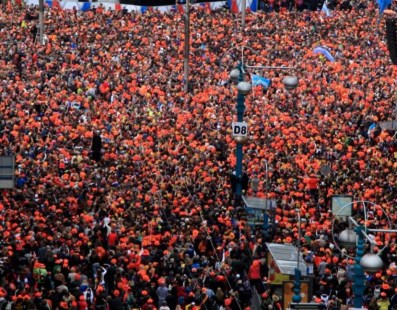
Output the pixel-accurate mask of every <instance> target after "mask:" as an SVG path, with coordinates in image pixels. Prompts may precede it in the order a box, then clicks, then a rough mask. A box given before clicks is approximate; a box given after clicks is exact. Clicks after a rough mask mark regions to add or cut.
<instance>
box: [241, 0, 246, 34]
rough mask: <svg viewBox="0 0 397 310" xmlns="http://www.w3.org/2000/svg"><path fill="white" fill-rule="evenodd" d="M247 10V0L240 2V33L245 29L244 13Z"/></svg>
mask: <svg viewBox="0 0 397 310" xmlns="http://www.w3.org/2000/svg"><path fill="white" fill-rule="evenodd" d="M246 10H247V0H242V1H241V32H243V33H244V28H245V13H246Z"/></svg>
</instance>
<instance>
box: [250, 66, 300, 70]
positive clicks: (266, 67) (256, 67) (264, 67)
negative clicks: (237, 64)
mask: <svg viewBox="0 0 397 310" xmlns="http://www.w3.org/2000/svg"><path fill="white" fill-rule="evenodd" d="M246 67H247V68H249V69H279V70H283V69H285V70H288V69H289V70H291V69H295V67H284V66H281V67H272V66H246Z"/></svg>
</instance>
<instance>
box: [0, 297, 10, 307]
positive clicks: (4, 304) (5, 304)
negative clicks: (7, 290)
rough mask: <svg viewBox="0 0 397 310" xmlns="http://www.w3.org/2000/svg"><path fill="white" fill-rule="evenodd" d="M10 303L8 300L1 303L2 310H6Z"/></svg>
mask: <svg viewBox="0 0 397 310" xmlns="http://www.w3.org/2000/svg"><path fill="white" fill-rule="evenodd" d="M8 304H9V302H8V301H7V300H6V299H3V300H2V301H0V310H5V309H6V308H7V306H8Z"/></svg>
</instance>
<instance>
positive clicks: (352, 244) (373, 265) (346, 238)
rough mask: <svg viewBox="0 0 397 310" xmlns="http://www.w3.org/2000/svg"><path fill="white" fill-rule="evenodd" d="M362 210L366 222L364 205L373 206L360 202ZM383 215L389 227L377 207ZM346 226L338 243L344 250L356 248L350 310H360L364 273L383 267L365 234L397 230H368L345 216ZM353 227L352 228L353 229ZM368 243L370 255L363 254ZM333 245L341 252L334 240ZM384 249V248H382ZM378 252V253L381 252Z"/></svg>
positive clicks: (373, 243) (372, 244)
mask: <svg viewBox="0 0 397 310" xmlns="http://www.w3.org/2000/svg"><path fill="white" fill-rule="evenodd" d="M354 203H357V202H352V203H349V204H347V205H346V206H344V207H343V208H341V209H340V210H339V211H338V213H342V212H343V209H345V208H346V207H348V206H350V205H352V204H354ZM360 203H362V206H363V209H364V217H365V221H364V223H365V222H366V220H367V218H366V217H367V215H366V214H367V209H366V204H373V203H370V202H365V201H361V202H360ZM379 208H380V209H381V210H382V211H383V213H384V214H385V216H386V218H387V220H388V223H389V226H391V225H390V224H391V222H390V218H389V217H388V216H387V213H386V212H385V211H384V210H383V209H382V208H381V207H379ZM338 213H337V214H335V217H337V216H338ZM347 220H348V224H349V227H348V228H347V229H345V230H344V231H342V232H341V233H340V234H339V239H338V240H339V242H340V244H341V245H342V246H343V247H344V248H346V249H353V248H356V254H355V257H354V261H355V263H354V268H353V270H354V278H353V295H354V299H353V308H352V310H358V309H362V307H363V303H364V302H363V301H364V290H365V281H366V276H365V272H368V273H375V272H378V271H379V270H381V269H382V267H383V261H382V259H381V258H380V257H379V255H378V254H379V253H378V254H375V253H373V247H374V245H375V241H374V240H373V238H371V237H369V236H368V234H367V232H382V233H395V232H397V230H395V229H373V228H368V227H365V226H363V225H360V224H359V223H357V222H356V221H355V220H354V218H353V217H352V216H347ZM334 221H335V220H334ZM353 226H354V228H353ZM332 238H334V224H333V225H332ZM366 240H367V241H369V243H370V249H371V251H370V253H367V254H364V246H365V241H366ZM334 244H335V246H336V248H337V249H338V250H339V251H341V249H340V248H339V247H338V245H337V243H336V242H335V240H334ZM383 249H384V248H383ZM383 249H382V250H380V252H382V251H383ZM345 255H346V256H348V257H350V256H349V255H347V254H345Z"/></svg>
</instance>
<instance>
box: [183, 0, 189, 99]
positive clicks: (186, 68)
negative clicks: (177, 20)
mask: <svg viewBox="0 0 397 310" xmlns="http://www.w3.org/2000/svg"><path fill="white" fill-rule="evenodd" d="M184 54H185V55H184V60H183V77H184V80H185V84H184V85H183V91H184V92H185V93H188V92H189V56H190V0H186V9H185V43H184Z"/></svg>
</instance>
